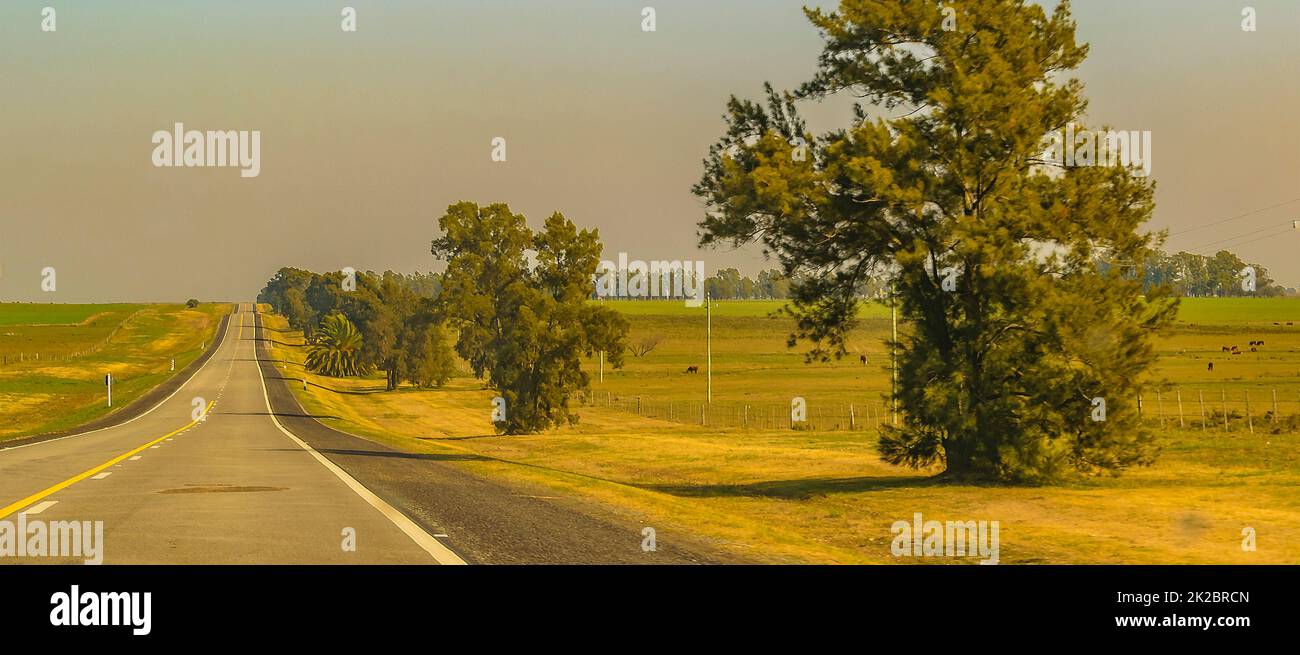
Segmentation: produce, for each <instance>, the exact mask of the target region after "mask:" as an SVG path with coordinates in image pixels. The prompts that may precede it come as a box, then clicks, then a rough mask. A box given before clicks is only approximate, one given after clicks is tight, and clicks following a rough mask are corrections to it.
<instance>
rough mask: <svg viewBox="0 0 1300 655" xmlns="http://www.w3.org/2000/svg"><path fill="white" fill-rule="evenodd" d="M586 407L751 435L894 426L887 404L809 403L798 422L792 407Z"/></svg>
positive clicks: (594, 399)
mask: <svg viewBox="0 0 1300 655" xmlns="http://www.w3.org/2000/svg"><path fill="white" fill-rule="evenodd" d="M579 400H580V402H581V403H582V404H583V405H585V406H588V407H605V408H609V409H614V410H617V411H622V412H628V413H630V414H636V415H638V416H643V417H646V418H654V419H659V420H664V421H673V422H675V423H684V424H689V425H702V426H709V427H719V428H741V429H753V430H782V429H785V430H812V431H818V432H829V431H836V430H857V431H877V430H879V429H880V426H881V425H882V424H885V423H887V422H888V421H889V420H890V414H889V406H888V404H887V403H886V402H884V401H876V402H869V401H868V402H862V403H816V402H811V401H810V402H807V403H806V404H805V406H804V409H803V412H802V418H800V417H798V416H797V415H796V413H795V412H794V411H792V407H791V404H790V403H775V402H755V403H741V402H727V401H714V402H712V403H707V402H703V401H690V400H658V399H655V398H650V397H647V396H624V395H619V394H615V393H611V392H602V391H597V392H589V393H585V394H581V395H580V397H579Z"/></svg>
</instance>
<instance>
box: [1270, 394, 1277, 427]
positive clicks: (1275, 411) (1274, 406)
mask: <svg viewBox="0 0 1300 655" xmlns="http://www.w3.org/2000/svg"><path fill="white" fill-rule="evenodd" d="M1270 423H1273V424H1275V425H1276V424H1277V389H1273V420H1272V421H1270Z"/></svg>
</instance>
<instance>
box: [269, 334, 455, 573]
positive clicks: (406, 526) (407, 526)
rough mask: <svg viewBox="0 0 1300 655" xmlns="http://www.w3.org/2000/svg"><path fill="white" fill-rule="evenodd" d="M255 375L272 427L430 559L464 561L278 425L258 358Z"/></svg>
mask: <svg viewBox="0 0 1300 655" xmlns="http://www.w3.org/2000/svg"><path fill="white" fill-rule="evenodd" d="M253 352H254V355H256V352H257V312H254V313H253ZM254 359H256V357H254ZM257 379H258V380H259V381H260V382H261V383H262V398H263V399H265V400H266V413H267V415H268V416H270V417H271V422H272V423H274V424H275V427H277V428H280V431H281V432H283V433H284V434H285V436H287V437H289V438H290V439H292V440H293V442H294V443H296V444H298V447H300V448H302V449H303V450H305V451H307V452H309V453H311V456H312V457H315V458H316V461H318V462H320V463H321V465H322V466H324V467H325V468H327V469H329V470H330V472H331V473H333V474H334V475H336V476H338V478H339V479H340V480H342V481H343V483H344V484H346V485H348V488H350V489H352V491H354V492H356V494H357V495H358V496H361V498H362V499H363V500H365V501H366V502H367V503H370V506H371V507H374V508H375V509H377V510H379V513H380V514H383V515H384V516H385V517H386V518H387V519H388V520H389V521H392V522H393V524H394V525H396V526H397V527H398V529H400V530H401V531H402V532H405V533H406V536H408V537H410V538H411V540H412V541H414V542H415V544H416V545H417V546H419V547H420V548H423V549H424V550H425V552H427V553H429V555H430V556H431V557H433V560H434V561H435V562H437V563H439V564H465V563H466V562H465V560H463V559H461V558H460V556H459V555H457V554H456V553H454V552H452V550H451V549H450V548H447V547H446V546H444V545H443V544H442V542H440V541H438V540H437V539H434V538H433V537H432V536H431V535H430V534H429V533H427V532H425V531H424V529H423V528H421V527H420V526H418V525H416V523H415V521H412V520H411V519H410V518H409V517H407V516H406V515H405V514H403V513H401V512H399V511H397V508H395V507H393V506H392V505H389V504H388V503H387V502H384V499H383V498H380V497H379V496H376V495H375V494H374V493H373V492H371V491H370V490H369V489H367V488H366V487H365V485H363V484H361V483H360V482H357V479H356V478H354V477H352V476H351V475H348V472H347V471H344V470H343V469H341V468H339V467H338V465H336V464H335V463H334V462H331V461H330V460H329V459H327V458H326V457H325V456H324V455H322V454H320V453H319V452H317V451H316V449H315V448H312V447H311V446H310V445H308V444H307V443H306V442H304V441H303V440H302V439H299V438H298V437H296V436H294V434H293V433H292V432H290V431H289V430H288V429H286V428H285V427H284V426H283V425H281V424H280V421H279V420H277V419H276V418H275V410H274V409H272V408H271V396H270V394H268V393H267V392H266V378H265V377H264V376H263V375H262V364H261V362H260V361H259V362H258V363H257Z"/></svg>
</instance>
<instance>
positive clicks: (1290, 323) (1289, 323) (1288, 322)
mask: <svg viewBox="0 0 1300 655" xmlns="http://www.w3.org/2000/svg"><path fill="white" fill-rule="evenodd" d="M1286 324H1287V325H1294V323H1292V322H1291V321H1287V322H1286Z"/></svg>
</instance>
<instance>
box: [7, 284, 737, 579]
mask: <svg viewBox="0 0 1300 655" xmlns="http://www.w3.org/2000/svg"><path fill="white" fill-rule="evenodd" d="M268 337H269V338H272V339H274V332H272V331H269V330H267V331H264V330H263V328H262V326H261V320H260V316H259V315H258V314H257V312H256V311H255V306H254V305H252V304H249V303H244V304H240V305H239V306H238V308H237V310H236V311H235V313H234V314H233V315H232V316H231V317H230V319H229V320H228V321H227V322H226V326H225V328H224V330H223V331H222V334H221V335H220V341H219V342H218V343H216V344H214V346H213V351H212V355H211V357H210V358H209V359H207V360H206V361H205V362H204V363H203V364H202V365H201V366H200V367H199V368H198V369H197V370H196V371H193V372H192V373H188V372H187V373H183V374H182V375H191V376H192V377H189V378H188V379H187V380H185V381H184V382H183V383H182V384H180V386H179V387H178V388H177V389H176V390H175V391H174V392H173V393H171V394H170V395H169V396H167V397H166V398H165V399H162V400H161V401H160V402H158V403H157V404H156V405H154V406H152V407H151V408H149V409H148V411H146V412H144V413H143V414H139V415H137V416H135V418H133V419H130V420H127V421H125V422H123V423H121V424H119V425H114V426H111V427H105V428H100V429H97V430H92V431H89V432H83V433H79V434H72V435H67V436H60V437H56V438H51V439H46V440H43V441H41V440H37V441H31V442H25V443H19V444H18V445H15V446H10V447H8V448H4V447H3V446H0V521H9V522H11V523H14V522H17V520H18V519H19V518H20V516H19V515H20V514H21V515H25V516H23V517H22V518H23V520H24V521H25V522H33V521H35V522H44V523H47V524H49V523H53V522H60V521H79V522H80V521H92V522H93V521H102V522H103V526H104V527H103V561H104V563H109V564H114V563H116V564H343V563H353V564H420V565H428V564H465V563H627V564H655V563H690V562H707V561H712V558H711V556H709V555H704V554H699V553H698V552H693V551H692V550H691V549H688V548H682V547H677V546H674V545H673V543H672V539H671V538H669V537H667V535H665V534H664V533H663V532H660V533H659V537H658V542H659V543H658V548H657V550H656V551H654V552H646V551H644V550H643V549H642V548H641V543H642V536H641V529H642V526H641V525H638V524H634V523H630V522H627V521H626V520H623V519H616V518H613V517H609V516H604V515H602V514H600V513H599V512H595V511H592V510H591V509H590V508H589V507H585V506H580V505H578V504H576V503H573V502H566V501H564V500H563V499H557V498H549V497H542V496H541V495H539V494H536V493H529V492H527V491H526V490H518V489H515V488H513V487H511V486H507V485H504V484H502V483H498V482H494V481H490V480H487V479H484V478H481V477H478V476H475V475H471V474H469V473H467V472H465V471H462V470H460V469H458V468H456V467H455V466H454V465H451V464H449V463H448V462H447V461H445V460H448V459H455V458H457V457H465V456H458V455H446V456H437V455H427V454H415V453H404V452H401V451H396V450H393V449H391V448H389V447H387V446H383V445H381V444H377V443H375V442H372V441H369V440H366V439H362V438H360V437H355V436H352V435H348V434H344V433H341V432H338V431H336V430H334V429H331V428H329V427H327V426H325V425H323V424H322V423H320V422H318V421H317V420H316V419H315V418H313V417H311V416H308V415H306V414H305V412H303V410H302V409H301V407H300V406H299V405H298V403H297V401H296V399H295V398H293V396H292V395H291V394H290V393H289V390H288V387H287V386H286V385H287V384H288V383H289V381H287V380H286V378H285V377H284V374H283V371H281V370H280V369H279V368H277V367H276V366H275V363H273V362H270V361H268V360H267V356H266V352H267V349H266V347H265V346H266V343H265V339H266V338H268ZM294 381H295V382H296V381H297V379H296V378H295V379H294ZM83 559H84V558H81V557H70V558H69V557H62V558H58V557H5V558H0V563H30V564H39V563H80V562H81V561H83Z"/></svg>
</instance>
